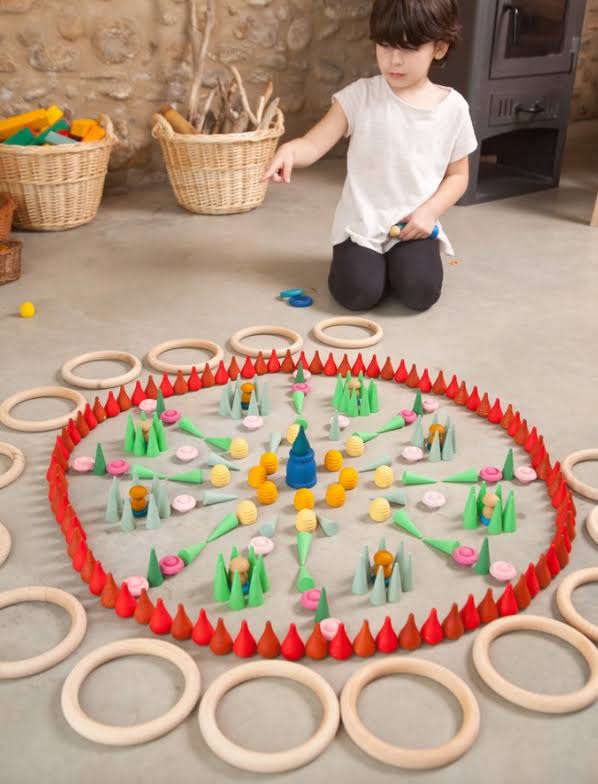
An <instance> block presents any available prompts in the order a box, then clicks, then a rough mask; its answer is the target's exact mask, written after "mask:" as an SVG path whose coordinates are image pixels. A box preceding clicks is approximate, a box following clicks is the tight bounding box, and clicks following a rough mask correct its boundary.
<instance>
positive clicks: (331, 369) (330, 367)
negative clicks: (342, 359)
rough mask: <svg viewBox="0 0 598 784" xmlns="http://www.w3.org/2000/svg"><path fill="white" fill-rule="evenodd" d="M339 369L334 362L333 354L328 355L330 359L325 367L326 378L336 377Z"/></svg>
mask: <svg viewBox="0 0 598 784" xmlns="http://www.w3.org/2000/svg"><path fill="white" fill-rule="evenodd" d="M337 371H338V368H337V367H336V362H335V361H334V357H333V356H332V353H330V354H328V359H327V360H326V363H325V365H324V375H325V376H336V374H337Z"/></svg>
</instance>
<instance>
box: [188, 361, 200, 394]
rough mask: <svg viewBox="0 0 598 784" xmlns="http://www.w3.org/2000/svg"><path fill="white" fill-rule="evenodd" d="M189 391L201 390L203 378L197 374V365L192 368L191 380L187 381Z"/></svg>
mask: <svg viewBox="0 0 598 784" xmlns="http://www.w3.org/2000/svg"><path fill="white" fill-rule="evenodd" d="M187 389H188V390H189V392H197V391H198V390H199V389H201V378H200V377H199V373H198V372H197V368H196V367H195V365H193V367H192V368H191V373H189V378H188V379H187Z"/></svg>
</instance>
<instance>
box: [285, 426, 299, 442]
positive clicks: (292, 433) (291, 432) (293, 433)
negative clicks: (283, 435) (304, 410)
mask: <svg viewBox="0 0 598 784" xmlns="http://www.w3.org/2000/svg"><path fill="white" fill-rule="evenodd" d="M298 435H299V425H298V424H297V423H296V422H294V423H293V424H292V425H289V429H288V430H287V441H288V443H289V444H291V445H293V444H294V443H295V439H296V438H297V436H298Z"/></svg>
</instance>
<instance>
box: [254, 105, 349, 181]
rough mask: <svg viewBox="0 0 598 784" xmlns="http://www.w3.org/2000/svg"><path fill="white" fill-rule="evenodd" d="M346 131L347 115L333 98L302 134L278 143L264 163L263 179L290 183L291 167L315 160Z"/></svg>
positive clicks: (301, 165) (309, 164) (308, 163)
mask: <svg viewBox="0 0 598 784" xmlns="http://www.w3.org/2000/svg"><path fill="white" fill-rule="evenodd" d="M346 132H347V118H346V116H345V113H344V111H343V110H342V108H341V106H340V104H339V103H338V102H337V101H334V102H333V103H332V106H331V107H330V109H329V110H328V113H327V114H326V115H325V116H324V117H323V118H322V119H321V120H320V122H319V123H318V124H317V125H314V127H313V128H312V129H311V130H309V131H308V132H307V133H306V134H305V136H302V137H300V138H298V139H293V140H292V141H290V142H287V143H286V144H283V145H281V146H280V147H279V148H278V150H277V152H276V154H275V156H274V157H273V158H272V160H271V161H270V163H269V164H268V168H267V169H266V171H265V172H264V174H263V176H262V181H263V180H269V179H270V178H272V180H273V181H274V182H286V183H288V182H290V181H291V172H292V171H293V168H294V167H295V166H297V167H299V168H305V167H306V166H311V165H312V163H315V162H316V161H318V160H319V159H320V158H321V157H322V156H323V155H325V154H326V153H327V152H328V150H330V149H332V147H334V145H335V144H336V143H337V142H338V141H339V139H341V138H342V137H343V136H344V135H345V134H346Z"/></svg>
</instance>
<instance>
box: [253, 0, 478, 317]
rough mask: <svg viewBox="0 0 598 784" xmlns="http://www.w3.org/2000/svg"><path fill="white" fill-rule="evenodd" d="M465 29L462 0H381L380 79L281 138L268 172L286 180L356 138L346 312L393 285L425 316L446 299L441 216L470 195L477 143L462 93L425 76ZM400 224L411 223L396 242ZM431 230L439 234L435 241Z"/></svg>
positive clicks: (336, 228)
mask: <svg viewBox="0 0 598 784" xmlns="http://www.w3.org/2000/svg"><path fill="white" fill-rule="evenodd" d="M459 32H460V26H459V22H458V15H457V0H375V1H374V5H373V9H372V15H371V18H370V37H371V39H372V41H374V42H375V44H376V59H377V61H378V68H379V69H380V75H379V76H374V77H372V78H370V79H358V80H357V81H356V82H354V83H353V84H350V85H349V86H348V87H345V88H344V89H343V90H341V91H340V92H338V93H336V94H335V95H333V97H332V106H331V108H330V110H329V111H328V113H327V114H326V116H325V117H324V118H323V119H322V120H321V121H320V122H319V123H318V124H317V125H315V126H314V127H313V128H312V129H311V130H310V131H308V133H306V134H305V136H303V137H301V138H298V139H293V140H292V141H290V142H287V143H286V144H283V145H282V146H281V147H280V148H279V149H278V151H277V152H276V154H275V156H274V158H273V159H272V161H271V162H270V164H269V166H268V168H267V169H266V171H265V173H264V179H268V178H272V179H273V181H274V182H285V183H289V182H290V181H291V172H292V170H293V168H294V167H295V166H297V167H305V166H311V164H312V163H315V162H316V161H317V160H319V159H320V158H321V157H322V156H323V155H324V154H325V153H327V152H328V151H329V150H330V149H331V148H332V147H333V146H334V145H335V144H336V143H337V142H338V141H339V139H341V138H342V137H343V136H350V143H349V150H348V153H347V177H346V180H345V184H344V187H343V192H342V195H341V198H340V201H339V204H338V207H337V209H336V214H335V218H334V224H333V227H332V245H333V249H332V265H331V267H330V274H329V278H328V286H329V288H330V292H331V293H332V295H333V297H334V298H335V299H336V300H337V302H339V304H341V305H343V306H344V307H346V308H348V309H350V310H369V309H370V308H373V307H374V306H375V305H377V304H378V303H379V302H380V300H381V299H382V298H383V297H384V295H385V293H386V291H387V290H388V288H389V287H390V289H391V290H392V291H393V292H394V293H395V294H396V295H397V296H398V297H399V298H400V299H401V301H402V302H403V303H404V304H405V305H406V306H407V307H409V308H411V309H413V310H418V311H422V310H427V309H428V308H430V307H431V306H432V305H433V304H434V303H435V302H436V301H437V300H438V298H439V297H440V292H441V289H442V279H443V270H442V260H441V257H440V251H441V250H442V251H443V252H445V253H447V254H449V255H454V251H453V249H452V246H451V244H450V242H449V240H448V237H447V236H446V234H445V232H444V230H443V228H442V226H441V225H440V223H438V218H439V217H440V216H441V215H443V214H444V213H445V212H446V211H447V210H448V208H449V207H452V205H453V204H455V203H456V202H457V201H458V200H459V199H460V198H461V196H462V195H463V193H464V192H465V190H466V188H467V182H468V176H469V166H468V155H469V154H470V153H471V152H473V151H474V150H475V149H476V147H477V142H476V138H475V133H474V130H473V126H472V123H471V118H470V115H469V108H468V105H467V102H466V101H465V99H464V98H463V96H462V95H460V94H459V93H458V92H457V91H456V90H453V89H452V88H450V87H442V86H440V85H437V84H434V83H433V82H431V81H430V79H429V78H428V72H429V71H430V68H431V66H432V64H433V63H442V62H443V61H444V60H445V58H446V57H447V55H448V52H449V51H450V50H451V49H452V48H454V47H455V45H456V44H457V41H458V39H459ZM396 224H403V228H402V229H401V231H400V233H399V235H398V237H392V236H390V230H391V228H392V227H393V226H395V225H396ZM435 227H437V231H438V239H430V235H432V233H433V232H434V229H435ZM393 233H394V232H393Z"/></svg>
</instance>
